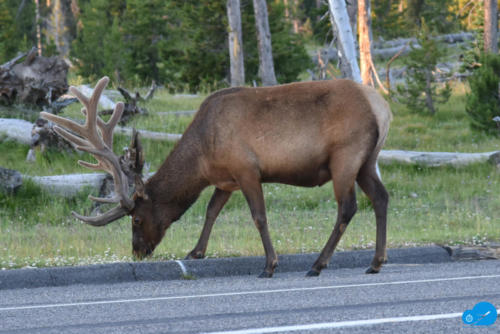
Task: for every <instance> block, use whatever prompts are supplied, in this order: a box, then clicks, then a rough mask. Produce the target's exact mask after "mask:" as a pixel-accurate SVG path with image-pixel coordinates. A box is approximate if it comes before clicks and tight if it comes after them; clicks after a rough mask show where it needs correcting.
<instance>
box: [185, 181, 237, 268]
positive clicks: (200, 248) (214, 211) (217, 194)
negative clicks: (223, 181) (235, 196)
mask: <svg viewBox="0 0 500 334" xmlns="http://www.w3.org/2000/svg"><path fill="white" fill-rule="evenodd" d="M231 194H232V193H231V192H229V191H224V190H221V189H219V188H215V191H214V193H213V195H212V198H211V199H210V202H209V203H208V207H207V213H206V216H205V224H204V225H203V230H202V231H201V235H200V239H199V240H198V243H197V244H196V246H195V247H194V249H193V250H192V251H191V252H190V253H189V254H188V255H187V256H186V260H190V259H202V258H204V257H205V252H206V251H207V245H208V239H209V238H210V232H212V227H213V226H214V223H215V220H216V219H217V216H218V215H219V213H220V211H221V210H222V208H223V207H224V205H225V204H226V203H227V201H228V199H229V197H231Z"/></svg>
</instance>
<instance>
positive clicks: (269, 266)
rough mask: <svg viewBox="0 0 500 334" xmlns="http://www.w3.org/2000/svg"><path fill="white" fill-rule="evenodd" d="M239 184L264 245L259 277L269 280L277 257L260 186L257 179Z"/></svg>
mask: <svg viewBox="0 0 500 334" xmlns="http://www.w3.org/2000/svg"><path fill="white" fill-rule="evenodd" d="M239 183H240V188H241V191H242V192H243V195H244V196H245V198H246V200H247V203H248V206H249V207H250V212H251V213H252V218H253V221H254V223H255V226H256V227H257V229H258V230H259V233H260V237H261V239H262V244H263V245H264V252H265V253H266V267H265V268H264V271H263V272H262V273H261V274H260V275H259V277H260V278H269V277H272V276H273V273H274V269H275V268H276V266H277V265H278V256H277V255H276V252H275V251H274V248H273V244H272V242H271V237H270V235H269V230H268V227H267V218H266V206H265V203H264V194H263V192H262V185H261V184H260V182H259V181H258V180H257V179H255V181H254V180H252V181H243V182H241V181H240V182H239Z"/></svg>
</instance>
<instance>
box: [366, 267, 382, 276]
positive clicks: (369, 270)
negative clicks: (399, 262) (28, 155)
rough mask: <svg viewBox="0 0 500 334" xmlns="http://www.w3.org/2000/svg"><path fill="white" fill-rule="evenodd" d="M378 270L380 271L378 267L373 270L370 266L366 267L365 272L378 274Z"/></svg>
mask: <svg viewBox="0 0 500 334" xmlns="http://www.w3.org/2000/svg"><path fill="white" fill-rule="evenodd" d="M379 271H380V269H378V270H375V269H373V268H372V267H370V268H368V269H366V271H365V274H378V273H379Z"/></svg>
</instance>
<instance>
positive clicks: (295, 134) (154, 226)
mask: <svg viewBox="0 0 500 334" xmlns="http://www.w3.org/2000/svg"><path fill="white" fill-rule="evenodd" d="M108 81H109V79H108V78H107V77H104V78H102V79H101V80H100V81H99V82H98V84H97V85H96V88H95V90H94V93H93V95H92V96H91V97H90V98H87V97H85V96H84V95H83V94H82V93H80V92H79V91H78V90H77V89H76V88H75V87H71V88H70V90H71V92H72V93H73V94H74V95H75V96H76V97H77V98H78V99H79V100H80V101H81V102H82V104H83V105H84V108H83V109H82V112H83V113H84V114H85V116H86V121H85V124H84V125H79V124H77V123H75V122H73V121H71V120H68V119H65V118H62V117H59V116H55V115H52V114H47V113H42V116H43V117H44V118H46V119H48V120H50V121H52V122H54V123H56V124H57V125H58V126H56V127H55V129H56V131H57V133H58V134H60V135H61V136H63V137H64V138H66V139H67V140H69V141H70V142H72V143H74V144H76V146H77V147H78V148H79V149H80V150H82V151H85V152H89V153H91V154H92V155H93V156H94V157H95V158H96V159H97V161H98V163H97V164H91V163H88V162H84V161H79V163H80V164H81V165H83V166H85V167H89V168H91V169H102V170H105V171H107V172H109V173H110V174H111V175H112V176H113V178H114V185H115V193H116V196H115V197H114V198H112V199H102V198H94V197H90V196H89V197H90V198H91V199H92V200H95V201H101V202H108V203H109V202H114V203H118V205H117V206H116V207H115V208H113V209H111V210H109V211H108V212H106V213H104V214H102V215H98V216H92V217H86V216H81V215H79V214H77V213H74V212H73V215H74V216H75V217H76V218H78V219H80V220H82V221H84V222H85V223H88V224H90V225H93V226H103V225H106V224H109V223H111V222H113V221H115V220H117V219H119V218H121V217H123V216H126V215H131V216H132V247H133V253H134V254H135V255H136V256H137V257H139V258H142V257H145V256H147V255H150V254H151V253H152V252H153V250H154V249H155V247H156V246H157V245H158V243H160V241H161V240H162V238H163V236H164V234H165V231H166V229H167V228H169V226H170V225H171V224H172V223H173V222H175V221H176V220H178V219H179V218H180V217H181V216H182V214H183V213H184V212H185V211H186V210H187V209H188V208H189V207H190V206H191V205H192V204H193V203H194V202H195V201H196V199H197V198H198V196H199V194H200V193H201V191H202V190H203V189H204V188H206V187H207V186H209V185H213V186H215V191H214V193H213V195H212V197H211V199H210V202H209V204H208V207H207V211H206V217H205V223H204V226H203V229H202V232H201V236H200V238H199V240H198V243H197V244H196V246H195V247H194V249H193V250H192V251H191V252H190V253H189V254H188V255H187V257H186V258H188V259H200V258H203V257H204V256H205V252H206V249H207V244H208V239H209V236H210V232H211V230H212V227H213V225H214V223H215V220H216V218H217V216H218V214H219V212H220V211H221V209H222V208H223V206H224V205H225V203H226V202H227V201H228V199H229V197H230V196H231V194H232V192H234V191H236V190H241V191H242V192H243V195H244V197H245V199H246V201H247V203H248V206H249V207H250V212H251V216H252V218H253V221H254V223H255V226H256V227H257V230H258V231H259V233H260V237H261V239H262V243H263V245H264V252H265V257H266V264H265V268H264V271H263V272H262V274H261V275H260V276H259V277H272V275H273V273H274V269H275V267H276V266H277V264H278V257H277V254H276V252H275V250H274V248H273V245H272V242H271V239H270V236H269V230H268V225H267V219H266V208H265V203H264V196H263V191H262V183H265V182H274V183H284V184H289V185H295V186H302V187H314V186H320V185H323V184H325V183H326V182H328V181H330V180H332V181H333V188H334V194H335V199H336V201H337V203H338V212H337V220H336V223H335V226H334V228H333V231H332V233H331V235H330V238H329V239H328V241H327V243H326V245H325V247H324V248H323V250H322V251H321V253H320V255H319V257H318V258H317V260H316V261H315V262H314V264H313V265H312V268H311V270H310V271H309V272H308V273H307V276H318V275H319V274H320V272H321V270H322V269H323V268H325V267H326V266H327V264H328V263H329V260H330V258H331V256H332V255H333V252H334V250H335V247H336V245H337V244H338V242H339V240H340V238H341V237H342V234H343V233H344V231H345V230H346V227H347V225H348V224H349V222H350V220H351V218H352V217H353V215H354V214H355V212H356V210H357V205H356V195H355V183H356V182H357V183H358V184H359V186H360V187H361V189H362V190H363V191H364V192H365V193H366V195H367V196H368V198H369V199H370V200H371V202H372V204H373V208H374V211H375V217H376V230H377V231H376V249H375V256H374V258H373V261H372V262H371V265H370V267H369V268H368V269H367V271H366V273H377V272H379V270H380V268H381V266H382V264H383V262H384V261H385V260H386V219H387V206H388V200H389V195H388V193H387V191H386V189H385V187H384V185H383V184H382V182H381V180H380V178H379V176H378V175H377V173H376V161H377V156H378V154H379V152H380V150H381V148H382V146H383V144H384V141H385V139H386V136H387V132H388V130H389V123H390V121H391V118H392V114H391V111H390V108H389V105H388V104H387V102H386V101H385V100H384V99H383V98H382V97H381V96H380V95H379V94H378V93H377V92H376V91H375V90H374V89H373V88H370V87H368V86H364V85H361V84H358V83H355V82H353V81H350V80H340V79H339V80H333V81H316V82H300V83H291V84H286V85H279V86H272V87H261V88H245V87H237V88H227V89H222V90H219V91H217V92H215V93H213V94H212V95H210V96H209V97H207V98H206V99H205V100H204V102H203V103H202V104H201V106H200V108H199V110H198V112H197V113H196V116H195V117H194V119H193V121H192V122H191V124H190V125H189V127H188V128H187V129H186V131H185V132H184V134H183V136H182V138H181V139H180V141H179V142H178V143H177V144H176V146H175V147H174V148H173V150H172V151H171V153H170V154H169V156H168V157H167V158H166V160H165V161H164V163H163V164H162V165H161V167H160V168H159V169H158V170H157V172H156V173H155V174H154V175H153V176H152V177H151V178H149V180H147V182H145V183H144V182H143V180H142V178H141V177H140V173H141V171H140V168H136V170H135V171H134V173H135V174H136V175H135V192H134V193H133V195H132V197H129V196H128V184H127V177H126V175H125V171H124V170H122V168H121V166H120V161H119V159H118V157H117V156H116V155H115V154H114V153H113V150H112V148H113V128H114V127H115V125H116V124H117V122H118V121H119V119H120V117H121V113H122V112H123V103H118V104H117V105H116V108H115V110H114V112H113V114H112V116H111V118H110V120H109V121H108V122H104V121H103V120H102V119H101V118H100V117H99V116H98V115H97V104H98V100H99V97H100V95H101V93H102V91H103V89H104V88H105V86H106V85H107V83H108ZM65 129H66V130H65ZM68 130H69V131H68ZM138 154H139V155H141V154H142V153H141V152H138ZM139 165H141V164H140V163H139Z"/></svg>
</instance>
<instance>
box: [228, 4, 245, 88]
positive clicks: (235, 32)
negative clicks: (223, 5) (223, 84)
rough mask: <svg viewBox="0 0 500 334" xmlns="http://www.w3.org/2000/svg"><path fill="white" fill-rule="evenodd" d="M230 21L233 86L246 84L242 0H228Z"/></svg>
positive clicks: (230, 56)
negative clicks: (242, 35) (242, 33)
mask: <svg viewBox="0 0 500 334" xmlns="http://www.w3.org/2000/svg"><path fill="white" fill-rule="evenodd" d="M227 18H228V21H229V36H228V39H229V60H230V63H231V86H233V87H234V86H243V85H244V84H245V65H244V61H243V39H242V37H241V13H240V0H227Z"/></svg>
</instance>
